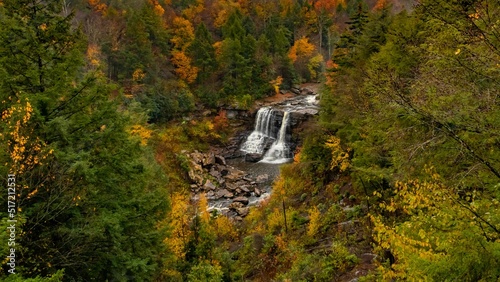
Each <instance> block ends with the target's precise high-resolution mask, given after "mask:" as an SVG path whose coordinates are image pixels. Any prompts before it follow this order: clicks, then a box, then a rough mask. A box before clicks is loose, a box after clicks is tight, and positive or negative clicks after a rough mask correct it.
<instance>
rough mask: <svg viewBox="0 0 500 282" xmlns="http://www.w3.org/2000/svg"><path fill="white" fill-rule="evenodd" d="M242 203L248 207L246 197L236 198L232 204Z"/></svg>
mask: <svg viewBox="0 0 500 282" xmlns="http://www.w3.org/2000/svg"><path fill="white" fill-rule="evenodd" d="M234 202H237V203H242V204H243V205H248V198H247V197H236V198H234V199H233V203H234Z"/></svg>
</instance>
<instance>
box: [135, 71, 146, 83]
mask: <svg viewBox="0 0 500 282" xmlns="http://www.w3.org/2000/svg"><path fill="white" fill-rule="evenodd" d="M145 76H146V73H144V71H143V70H142V69H140V68H139V69H136V70H135V71H134V73H133V74H132V79H133V80H134V81H135V82H139V81H141V80H143V79H144V77H145Z"/></svg>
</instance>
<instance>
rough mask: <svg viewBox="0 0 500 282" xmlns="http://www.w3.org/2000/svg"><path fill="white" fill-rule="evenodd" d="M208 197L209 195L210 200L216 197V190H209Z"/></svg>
mask: <svg viewBox="0 0 500 282" xmlns="http://www.w3.org/2000/svg"><path fill="white" fill-rule="evenodd" d="M206 197H207V199H208V200H212V199H215V193H214V191H208V192H207V194H206Z"/></svg>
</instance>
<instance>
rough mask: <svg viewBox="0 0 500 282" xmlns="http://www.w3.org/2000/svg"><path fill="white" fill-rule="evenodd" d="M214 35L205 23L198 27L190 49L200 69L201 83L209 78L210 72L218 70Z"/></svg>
mask: <svg viewBox="0 0 500 282" xmlns="http://www.w3.org/2000/svg"><path fill="white" fill-rule="evenodd" d="M213 44H214V42H213V39H212V35H211V34H210V32H209V31H208V29H207V27H206V25H205V24H204V23H201V24H199V25H198V26H197V27H196V31H195V37H194V40H193V42H192V43H191V45H190V46H189V48H188V51H189V54H190V57H191V58H193V64H194V65H195V66H196V67H198V68H199V69H200V73H199V76H201V77H200V78H201V81H203V79H205V78H207V77H208V76H209V74H210V72H212V71H214V70H215V69H217V61H216V59H215V48H214V47H213Z"/></svg>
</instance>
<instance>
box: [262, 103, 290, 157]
mask: <svg viewBox="0 0 500 282" xmlns="http://www.w3.org/2000/svg"><path fill="white" fill-rule="evenodd" d="M289 127H290V113H289V112H284V114H283V120H282V122H281V127H280V131H279V134H278V139H277V140H276V141H274V143H273V144H272V145H271V148H270V149H269V150H268V151H267V153H266V155H265V156H264V158H263V159H262V160H261V162H263V163H274V164H281V163H286V162H289V161H290V160H291V159H292V158H293V154H292V152H291V151H290V146H289V144H288V142H287V140H286V139H287V138H286V137H287V131H288V128H289Z"/></svg>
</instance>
